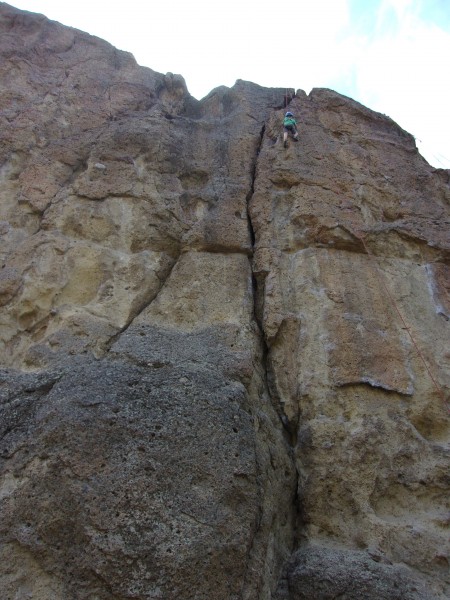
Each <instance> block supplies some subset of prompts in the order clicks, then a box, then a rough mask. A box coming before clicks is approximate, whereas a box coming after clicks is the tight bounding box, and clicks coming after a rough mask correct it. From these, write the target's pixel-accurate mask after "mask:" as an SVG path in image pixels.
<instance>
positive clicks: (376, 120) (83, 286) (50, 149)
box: [0, 3, 450, 600]
mask: <svg viewBox="0 0 450 600" xmlns="http://www.w3.org/2000/svg"><path fill="white" fill-rule="evenodd" d="M0 56H1V60H0V126H1V132H2V133H1V136H0V197H1V204H0V211H1V214H0V259H1V267H2V268H1V270H0V326H1V334H0V335H1V338H0V361H1V363H0V364H1V370H0V413H1V415H0V439H1V441H0V465H1V469H0V510H1V515H2V519H1V520H0V541H1V546H0V559H1V560H0V565H1V566H0V590H1V591H2V594H1V596H2V598H5V599H7V600H22V599H25V598H33V599H34V600H83V599H85V600H88V599H89V600H93V599H95V600H125V599H132V598H133V599H140V600H150V599H163V600H175V599H177V600H180V599H186V600H189V599H192V600H194V599H195V600H300V599H305V600H331V599H334V598H342V599H344V600H346V599H347V600H360V599H362V598H364V600H380V599H386V600H390V599H394V600H403V599H405V600H444V599H445V598H448V595H449V594H450V579H449V576H448V573H449V560H450V559H449V545H448V537H449V536H448V533H449V508H450V506H449V460H448V452H449V444H448V443H449V437H450V436H449V414H448V396H449V388H450V377H449V369H448V359H449V352H448V339H449V322H448V319H449V307H450V295H449V289H450V283H449V281H450V278H449V269H450V268H449V247H450V239H449V224H450V219H449V201H450V173H449V172H448V171H445V170H439V169H434V168H432V167H431V166H430V165H428V164H427V162H426V161H425V160H424V159H423V158H422V157H421V156H420V154H418V152H417V149H416V146H415V142H414V139H413V137H412V136H410V135H409V134H408V133H406V132H405V131H403V130H402V129H401V128H399V127H398V125H396V123H394V122H393V121H392V120H391V119H389V118H388V117H386V116H384V115H380V114H378V113H375V112H373V111H371V110H369V109H368V108H365V107H364V106H361V105H360V104H358V103H357V102H354V101H353V100H351V99H349V98H346V97H344V96H341V95H339V94H337V93H336V92H333V91H331V90H325V89H315V90H313V91H312V92H311V93H310V94H309V95H306V94H305V93H304V92H303V91H301V90H298V91H297V92H296V93H295V94H292V96H290V97H289V98H286V90H285V89H284V88H283V89H278V88H263V87H260V86H258V85H255V84H253V83H249V82H244V81H240V80H238V81H237V82H236V84H235V85H234V86H233V87H232V88H226V87H222V88H217V89H215V90H213V91H212V92H211V93H210V94H209V95H208V96H206V97H205V98H204V99H203V100H201V101H197V100H196V99H194V98H192V97H191V96H190V94H189V92H188V90H187V89H186V85H185V82H184V80H183V78H182V77H181V76H179V75H173V74H170V73H169V74H166V75H162V74H160V73H156V72H154V71H152V70H151V69H148V68H144V67H140V66H138V65H137V64H136V62H135V60H134V58H133V57H132V56H131V55H130V54H128V53H126V52H122V51H118V50H116V49H115V48H113V47H112V46H111V45H109V44H108V43H106V42H104V41H102V40H100V39H98V38H94V37H92V36H90V35H88V34H85V33H83V32H80V31H77V30H74V29H71V28H68V27H64V26H62V25H59V24H57V23H54V22H51V21H49V20H47V19H46V18H45V17H43V16H40V15H35V14H32V13H27V12H24V11H19V10H17V9H15V8H13V7H11V6H9V5H7V4H5V3H0ZM287 103H288V106H289V110H292V112H294V113H295V115H296V117H297V120H298V123H299V133H300V136H299V141H298V142H297V143H296V142H294V141H290V143H289V146H288V148H284V147H283V144H282V139H281V138H282V135H281V133H282V132H281V123H282V117H283V114H284V112H285V110H286V105H287Z"/></svg>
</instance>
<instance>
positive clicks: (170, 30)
mask: <svg viewBox="0 0 450 600" xmlns="http://www.w3.org/2000/svg"><path fill="white" fill-rule="evenodd" d="M8 3H9V4H12V5H13V6H16V7H17V8H21V9H24V10H29V11H32V12H38V13H42V14H44V15H46V16H47V17H49V18H50V19H53V20H55V21H59V22H60V23H63V24H64V25H69V26H71V27H76V28H77V29H81V30H83V31H86V32H88V33H91V34H93V35H96V36H98V37H100V38H103V39H104V40H107V41H108V42H110V43H111V44H113V45H114V46H116V47H117V48H119V49H121V50H126V51H128V52H131V53H132V54H133V55H134V57H135V58H136V60H137V62H138V63H139V64H140V65H143V66H146V67H150V68H151V69H153V70H155V71H158V72H161V73H167V72H172V73H179V74H181V75H182V76H183V77H184V79H185V80H186V84H187V87H188V90H189V92H190V93H191V94H192V95H193V96H195V97H196V98H198V99H201V98H202V97H204V96H206V95H207V94H208V93H209V92H210V91H211V90H212V89H214V88H215V87H218V86H220V85H226V86H232V85H233V84H234V82H235V81H236V79H244V80H248V81H253V82H254V83H257V84H259V85H262V86H267V87H286V88H295V89H296V90H297V89H302V90H304V91H305V92H306V93H309V92H310V91H311V89H312V88H315V87H327V88H331V89H333V90H336V91H337V92H339V93H341V94H344V95H346V96H350V97H351V98H353V99H354V100H357V101H358V102H361V103H362V104H364V105H365V106H367V107H368V108H371V109H372V110H375V111H378V112H381V113H384V114H386V115H388V116H389V117H391V118H392V119H393V120H394V121H396V122H397V123H398V124H399V125H400V126H401V127H402V128H403V129H405V130H406V131H408V132H409V133H411V134H412V135H414V137H415V138H416V143H417V146H418V147H419V151H420V153H421V154H422V155H423V156H424V157H425V158H426V160H427V161H428V162H429V163H430V164H431V165H433V166H434V167H437V168H445V169H450V120H449V110H450V77H449V62H450V0H291V2H288V1H287V2H285V3H283V4H279V3H276V2H274V1H273V0H270V1H269V0H258V1H257V0H226V1H222V2H217V1H214V0H209V2H207V1H206V0H170V1H164V0H127V1H126V2H124V1H123V0H121V1H120V2H119V1H116V0H108V1H107V0H76V1H75V0H9V2H8Z"/></svg>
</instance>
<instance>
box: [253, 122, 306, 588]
mask: <svg viewBox="0 0 450 600" xmlns="http://www.w3.org/2000/svg"><path fill="white" fill-rule="evenodd" d="M264 133H265V125H264V126H263V127H262V129H261V134H260V140H259V144H258V147H257V149H256V153H255V160H254V164H253V168H252V182H251V187H250V190H249V192H248V194H247V222H248V228H249V232H250V239H251V243H252V255H253V250H254V247H255V242H256V234H255V230H254V227H253V222H252V219H251V215H250V210H249V205H250V201H251V199H252V197H253V194H254V193H255V182H256V177H257V167H258V155H259V153H260V151H261V148H262V144H263V139H264ZM250 260H252V259H250ZM264 285H265V275H263V274H262V275H261V276H260V277H258V276H257V275H256V274H255V272H254V269H253V265H252V292H253V318H254V320H255V323H256V324H257V326H258V330H259V332H260V339H261V348H262V357H261V364H262V372H263V377H264V386H265V389H266V390H267V394H268V396H269V399H270V402H271V404H272V406H273V407H274V409H275V412H276V413H277V415H278V418H279V421H280V424H281V427H282V432H283V437H284V439H285V441H286V444H287V447H288V448H289V453H290V459H291V464H292V469H293V471H294V472H295V483H294V486H295V487H294V489H293V490H292V492H293V496H292V510H293V519H294V529H293V532H292V534H293V537H292V541H293V547H292V549H291V550H292V552H294V551H295V550H296V549H297V548H298V544H299V540H300V537H301V536H300V530H301V528H302V516H301V515H302V510H301V500H300V495H299V472H298V469H297V467H296V463H295V454H294V451H295V446H296V443H297V431H295V432H293V431H292V428H291V427H290V426H289V424H288V422H287V420H286V419H283V415H282V412H281V410H280V407H279V403H278V402H277V401H276V399H275V398H274V397H273V394H272V391H271V385H270V367H269V364H268V363H269V347H268V345H267V341H266V338H265V335H264V328H263V322H262V313H263V303H264ZM279 576H280V578H282V577H283V574H282V573H280V574H279ZM280 581H281V579H280V580H279V581H278V584H279V582H280Z"/></svg>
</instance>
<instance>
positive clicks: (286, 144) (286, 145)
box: [284, 140, 288, 148]
mask: <svg viewBox="0 0 450 600" xmlns="http://www.w3.org/2000/svg"><path fill="white" fill-rule="evenodd" d="M284 147H285V148H287V147H288V143H287V140H286V141H285V142H284Z"/></svg>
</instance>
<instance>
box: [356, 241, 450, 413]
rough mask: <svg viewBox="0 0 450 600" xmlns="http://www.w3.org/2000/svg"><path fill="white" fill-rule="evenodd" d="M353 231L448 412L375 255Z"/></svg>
mask: <svg viewBox="0 0 450 600" xmlns="http://www.w3.org/2000/svg"><path fill="white" fill-rule="evenodd" d="M354 233H355V235H356V237H357V238H358V239H359V240H360V241H361V243H362V245H363V247H364V250H365V252H366V254H367V255H368V256H369V258H370V260H371V261H372V263H373V264H374V265H375V270H376V272H377V273H378V275H379V279H380V281H381V285H382V286H383V288H384V290H385V292H386V294H387V296H388V298H389V300H390V302H391V304H392V306H393V308H394V310H395V312H396V313H397V314H398V316H399V318H400V320H401V322H402V323H403V326H404V328H405V329H406V331H407V332H408V335H409V337H410V339H411V342H412V343H413V345H414V348H415V349H416V352H417V354H418V356H419V357H420V359H421V360H422V362H423V364H424V365H425V369H426V371H427V373H428V375H429V376H430V379H431V381H432V382H433V384H434V387H435V389H436V391H437V393H438V395H439V396H440V398H441V399H442V401H443V403H444V406H445V407H446V409H447V411H449V412H450V406H449V404H448V402H447V400H446V398H445V394H444V391H443V389H442V388H441V386H440V385H439V384H438V382H437V381H436V378H435V376H434V375H433V372H432V371H431V369H430V367H429V365H428V362H427V361H426V359H425V356H424V354H423V352H422V351H421V350H420V348H419V345H418V344H417V342H416V340H415V338H414V336H413V334H412V331H411V328H410V327H409V326H408V324H407V323H406V320H405V318H404V317H403V315H402V313H401V311H400V309H399V307H398V303H397V301H396V300H395V298H394V296H393V295H392V294H391V291H390V290H389V287H388V286H387V284H386V281H385V278H384V276H383V273H382V271H381V268H380V266H379V264H378V261H377V258H376V256H375V255H374V254H373V252H372V251H371V250H370V249H369V247H368V246H367V244H366V241H365V239H364V235H363V234H362V233H361V232H358V233H357V232H356V231H354Z"/></svg>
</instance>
